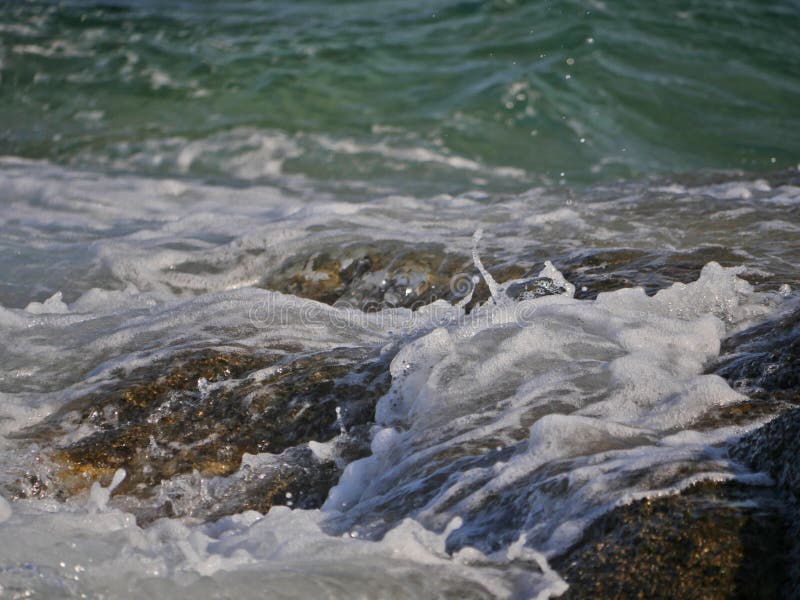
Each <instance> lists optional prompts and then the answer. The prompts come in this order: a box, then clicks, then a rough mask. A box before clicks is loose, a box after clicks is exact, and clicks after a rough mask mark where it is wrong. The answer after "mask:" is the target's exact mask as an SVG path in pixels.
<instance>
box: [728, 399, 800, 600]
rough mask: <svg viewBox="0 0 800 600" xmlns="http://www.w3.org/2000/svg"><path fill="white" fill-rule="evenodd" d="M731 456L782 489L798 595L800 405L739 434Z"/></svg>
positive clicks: (794, 593) (794, 595)
mask: <svg viewBox="0 0 800 600" xmlns="http://www.w3.org/2000/svg"><path fill="white" fill-rule="evenodd" d="M729 454H730V455H731V457H733V458H735V459H737V460H740V461H742V462H743V463H745V464H747V465H749V466H751V467H752V468H753V469H756V470H758V471H765V472H767V473H769V475H770V476H771V477H772V478H773V479H774V480H775V483H776V485H777V486H778V487H779V489H781V490H783V492H784V502H785V506H786V511H787V514H788V515H789V523H788V527H789V530H788V531H789V534H788V537H789V539H790V540H791V541H792V544H791V545H790V547H789V550H788V553H789V554H788V560H789V564H790V579H791V593H790V594H789V595H790V597H792V598H800V460H799V459H800V409H794V410H791V411H789V412H786V413H784V414H782V415H780V416H778V417H776V418H775V419H773V420H772V421H770V422H769V423H767V424H766V425H764V426H763V427H760V428H759V429H756V430H755V431H752V432H750V433H749V434H747V435H745V436H744V437H742V438H741V439H740V440H739V441H738V442H737V443H736V444H734V445H733V447H731V449H730V450H729Z"/></svg>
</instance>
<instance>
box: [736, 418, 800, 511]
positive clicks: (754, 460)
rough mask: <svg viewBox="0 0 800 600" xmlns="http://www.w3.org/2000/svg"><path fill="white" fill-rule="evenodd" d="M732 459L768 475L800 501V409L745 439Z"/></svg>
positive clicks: (739, 443)
mask: <svg viewBox="0 0 800 600" xmlns="http://www.w3.org/2000/svg"><path fill="white" fill-rule="evenodd" d="M730 455H731V456H732V457H734V458H736V459H737V460H740V461H742V462H744V463H746V464H748V465H750V466H751V467H753V468H755V469H757V470H759V471H766V472H767V473H769V474H770V475H771V476H772V478H773V479H774V480H775V482H776V483H777V485H778V486H780V487H781V488H783V489H785V490H787V491H788V492H790V493H792V494H793V495H794V496H795V498H797V499H798V500H800V460H798V459H799V458H800V409H794V410H791V411H789V412H786V413H784V414H782V415H780V416H778V417H776V418H774V419H773V420H772V421H770V422H769V423H767V424H766V425H764V426H763V427H760V428H759V429H757V430H755V431H753V432H751V433H749V434H748V435H746V436H744V437H742V438H741V439H740V440H739V441H738V442H737V443H736V444H735V445H734V446H733V447H732V448H731V449H730Z"/></svg>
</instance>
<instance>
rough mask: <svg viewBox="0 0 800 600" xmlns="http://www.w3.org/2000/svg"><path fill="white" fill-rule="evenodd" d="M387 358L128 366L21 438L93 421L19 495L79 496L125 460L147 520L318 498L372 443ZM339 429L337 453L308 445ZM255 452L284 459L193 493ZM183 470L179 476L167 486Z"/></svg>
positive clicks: (332, 356) (363, 353)
mask: <svg viewBox="0 0 800 600" xmlns="http://www.w3.org/2000/svg"><path fill="white" fill-rule="evenodd" d="M387 366H388V358H387V357H382V356H380V355H376V354H375V353H373V352H371V351H368V350H361V349H348V348H343V349H337V350H332V351H327V352H318V353H311V354H305V355H296V354H293V353H291V352H286V351H277V350H273V351H271V352H265V353H263V354H246V353H243V352H227V351H226V352H220V351H216V350H204V351H200V352H199V353H194V354H189V355H186V354H183V355H179V356H175V357H172V358H171V359H170V360H168V361H164V362H162V363H158V364H155V365H151V366H148V367H144V368H140V369H136V370H134V371H133V372H131V373H129V374H120V379H119V380H118V381H117V382H115V383H114V384H113V385H111V386H110V387H108V388H106V389H104V390H102V391H100V392H97V393H94V394H91V395H90V396H87V397H84V398H80V399H78V400H76V401H74V402H71V403H70V404H69V405H68V406H66V407H64V408H63V409H62V410H60V411H59V412H58V413H57V414H55V415H53V416H52V417H50V418H49V419H47V420H46V422H45V423H43V424H40V425H38V426H36V427H35V428H32V429H29V430H27V431H25V432H23V433H22V434H20V435H19V437H21V438H23V439H26V440H28V441H29V442H41V441H46V440H53V439H55V440H56V442H55V443H56V444H58V442H57V440H58V438H59V437H61V436H63V435H65V434H69V433H72V432H73V431H74V430H75V429H78V428H80V427H90V428H91V430H92V432H91V433H89V434H88V435H84V436H82V437H80V438H79V439H77V440H76V441H71V442H67V443H63V442H62V443H61V445H60V446H59V447H58V448H57V449H56V450H54V451H51V452H50V453H49V456H50V459H51V460H52V461H53V463H54V473H53V474H52V475H51V476H50V477H49V480H48V481H47V482H45V483H44V484H43V485H42V484H41V482H40V483H39V488H38V489H36V490H34V489H33V486H32V485H28V486H27V487H26V488H23V490H22V491H20V492H18V495H23V494H24V493H27V494H32V493H39V494H41V493H43V492H44V491H45V489H47V491H48V493H51V494H56V495H58V496H60V497H68V496H72V495H74V494H77V493H81V492H83V491H85V490H86V489H87V488H88V487H89V486H90V485H91V483H92V482H94V481H98V480H99V481H100V482H101V483H103V484H107V483H108V481H109V480H110V478H111V476H112V475H113V473H114V472H115V471H116V470H117V469H120V468H122V469H125V471H126V473H127V476H126V478H125V480H124V482H123V483H122V485H120V486H119V487H118V488H117V490H116V492H115V493H116V494H118V495H123V496H131V497H133V498H135V500H134V499H129V500H128V501H126V506H127V507H128V508H130V509H131V510H133V512H134V513H135V514H137V516H139V517H140V518H143V519H144V520H149V519H152V518H156V517H158V516H173V515H187V514H192V515H196V516H206V517H207V516H210V515H215V516H221V515H222V514H231V513H234V512H240V511H241V510H245V509H248V508H252V509H256V510H261V511H266V510H268V509H269V507H270V506H271V505H272V504H286V503H287V502H291V504H293V505H295V506H300V507H304V508H312V507H316V506H319V505H320V504H321V503H322V502H323V501H324V499H325V496H326V495H327V491H328V489H329V488H330V487H331V486H332V485H333V484H335V482H336V479H337V478H338V475H339V473H340V470H341V467H342V465H343V464H344V462H346V461H348V460H352V459H353V458H354V457H357V456H360V455H362V454H363V453H364V452H366V451H367V448H366V445H365V444H366V443H367V439H366V437H367V436H366V431H362V430H363V429H364V425H365V424H367V423H370V422H371V421H372V420H373V412H374V404H375V401H376V399H377V398H378V397H379V396H380V395H381V394H382V393H383V391H384V390H385V388H386V385H387V383H388V373H387V371H386V370H387ZM73 435H74V434H73ZM334 438H337V440H338V447H337V448H336V449H335V450H336V452H330V453H329V454H330V456H326V455H323V456H322V457H318V456H315V455H314V454H313V453H312V452H311V451H310V450H309V449H308V447H307V444H308V443H309V442H316V443H322V442H329V441H331V440H334ZM50 443H52V442H50ZM248 454H249V455H261V454H268V455H271V456H278V457H280V459H279V460H278V461H277V462H276V463H275V464H279V468H276V467H275V464H271V465H269V464H267V462H266V461H262V463H263V466H264V469H262V470H261V471H259V470H258V466H257V463H252V464H251V465H250V466H249V467H248V470H247V472H246V473H244V474H242V476H239V477H238V478H237V480H236V481H231V482H228V483H222V482H217V483H216V484H215V485H216V488H217V489H219V490H223V489H224V490H226V491H227V492H230V491H231V490H232V489H237V490H238V493H237V494H232V493H227V496H226V497H225V498H224V499H222V498H216V497H214V496H213V494H212V496H208V494H207V493H206V494H205V497H203V494H195V493H194V492H192V491H191V488H192V487H193V484H192V483H191V477H194V478H195V479H197V480H198V481H199V480H200V479H202V480H203V481H204V482H207V481H208V480H210V479H213V478H224V477H227V476H231V475H233V474H234V473H237V472H238V471H239V470H240V467H241V465H242V459H243V457H244V456H245V455H248ZM335 458H338V459H339V463H337V462H336V460H335ZM253 465H256V466H253ZM254 471H258V472H254ZM181 476H184V479H183V480H181V481H182V483H177V484H176V483H175V482H174V481H173V483H169V482H170V481H172V480H174V479H176V478H178V479H179V478H180V477H181ZM185 476H189V477H190V479H186V477H185ZM198 478H199V479H198ZM43 486H44V488H45V489H43ZM195 487H196V486H195ZM228 488H230V489H228ZM287 494H288V495H287Z"/></svg>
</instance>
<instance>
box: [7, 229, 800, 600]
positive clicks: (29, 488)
mask: <svg viewBox="0 0 800 600" xmlns="http://www.w3.org/2000/svg"><path fill="white" fill-rule="evenodd" d="M712 257H713V258H715V259H717V260H719V258H720V257H719V253H718V252H716V251H708V252H706V251H698V252H696V253H691V254H675V255H670V256H667V257H666V258H664V257H662V259H660V261H659V262H658V265H654V264H653V261H652V257H651V256H649V255H647V254H646V253H644V252H642V251H635V250H629V249H618V250H607V251H602V252H596V253H594V254H588V255H580V256H578V255H575V256H573V257H562V261H561V264H560V265H559V266H560V267H561V268H562V269H563V270H564V273H565V275H566V277H567V279H568V280H570V281H572V282H574V283H575V284H576V285H577V288H578V290H579V291H578V294H577V295H578V297H580V298H586V299H591V298H594V297H596V295H597V293H599V292H601V291H608V290H612V289H617V288H620V287H627V286H631V285H642V286H644V287H645V289H646V290H647V291H648V293H654V292H655V291H657V290H658V289H661V288H663V287H666V286H668V285H670V284H671V283H673V282H676V281H681V282H684V281H689V280H691V279H692V278H696V276H697V274H698V273H699V271H700V269H701V268H702V265H703V264H705V262H706V261H707V260H708V259H710V258H712ZM723 258H724V259H727V261H728V262H730V263H731V264H734V263H736V262H739V261H740V259H741V257H739V256H738V255H730V256H723ZM570 260H573V261H576V262H574V263H572V264H571V263H570ZM488 262H489V263H490V265H491V267H490V270H491V271H492V272H493V273H494V275H495V277H497V278H498V279H500V280H508V279H520V278H521V281H528V283H526V284H522V285H521V286H520V289H519V290H518V291H519V293H525V292H527V293H534V294H535V295H543V294H547V293H552V292H551V291H549V288H548V285H549V284H548V282H547V281H543V280H542V279H536V278H535V277H534V276H533V274H532V273H531V272H530V270H529V269H527V268H526V267H525V265H520V264H516V263H503V262H502V261H496V262H492V261H488ZM470 265H471V262H470V259H469V258H468V257H466V256H456V255H450V254H447V253H443V252H442V251H441V249H440V248H427V249H422V250H420V249H416V250H415V249H413V248H410V247H408V246H405V245H403V244H402V243H400V242H398V243H396V244H391V245H390V246H389V247H382V248H375V247H370V246H368V245H367V246H365V245H353V246H350V247H346V248H344V249H343V250H341V251H339V252H338V253H335V252H334V251H333V250H332V251H331V252H329V253H315V254H313V255H310V256H302V257H298V258H295V259H293V260H290V261H287V263H286V264H285V265H284V266H283V267H281V269H279V271H278V272H277V273H275V274H273V275H272V276H271V278H268V279H266V280H265V281H264V282H263V285H264V286H265V287H268V288H270V289H275V290H277V291H282V292H285V293H291V294H294V295H298V296H301V297H305V298H310V299H314V300H318V301H320V302H324V303H328V304H332V305H341V304H342V303H345V304H347V305H356V306H359V307H361V308H362V309H364V310H380V309H382V308H386V307H398V306H400V307H407V308H416V307H419V306H422V305H424V304H428V303H429V302H431V301H433V300H435V299H440V298H442V299H445V300H448V301H450V302H456V301H459V300H460V299H462V298H464V297H465V295H466V293H468V292H474V296H473V300H472V301H471V303H470V304H469V305H468V306H467V308H468V309H469V308H470V307H471V306H474V305H475V303H476V302H481V301H483V300H485V299H486V298H488V288H487V287H486V285H485V283H483V282H481V283H479V284H478V285H477V286H476V287H475V289H474V290H472V289H471V288H470V290H468V291H466V290H461V289H457V288H455V287H454V283H453V281H454V278H456V277H458V276H459V275H462V276H463V275H464V274H466V276H467V280H468V281H472V280H473V276H476V275H477V271H475V270H474V268H473V267H471V266H470ZM646 265H650V268H648V267H647V266H646ZM526 277H527V278H528V279H525V278H526ZM475 279H477V277H475ZM752 282H753V283H755V284H756V285H757V286H758V285H761V286H764V287H769V283H768V282H766V281H764V280H758V277H755V278H753V281H752ZM392 356H393V354H392V353H391V352H390V353H386V352H383V353H381V352H377V351H374V352H373V351H366V350H363V349H362V350H355V349H348V348H339V349H335V350H329V351H321V352H315V353H308V352H301V351H300V350H299V349H298V348H294V347H291V346H286V347H280V346H276V347H273V348H269V349H264V350H263V351H260V352H258V353H253V352H252V351H251V350H246V349H241V348H231V349H230V350H224V351H223V350H220V349H209V348H198V349H195V350H191V351H181V352H178V353H176V354H175V355H173V356H172V357H170V358H169V359H165V360H161V361H157V362H155V363H153V364H151V365H149V366H146V367H141V368H138V369H136V370H134V371H132V372H124V373H123V372H120V373H116V374H114V377H113V378H112V380H110V381H108V382H106V384H105V385H104V386H102V387H101V388H99V389H98V390H97V391H95V392H93V393H92V394H89V395H87V396H84V397H81V398H79V399H77V400H75V401H73V402H71V403H69V404H68V405H67V406H65V407H63V408H62V409H61V410H59V411H58V412H57V413H55V414H54V415H51V416H50V417H49V418H47V419H46V420H45V421H44V422H43V423H40V424H38V425H36V426H34V427H32V428H29V429H27V430H24V431H22V432H20V433H18V434H17V436H16V437H17V438H18V439H19V440H20V441H21V442H23V443H26V444H30V445H35V446H38V447H41V448H52V447H53V445H55V446H57V449H56V450H55V451H52V450H50V451H45V452H43V453H42V455H43V457H42V459H41V460H42V468H41V469H40V470H39V471H37V472H33V471H29V472H27V473H26V474H25V475H24V476H21V477H20V478H19V479H18V480H17V482H16V483H15V485H14V487H13V489H10V490H6V491H7V495H8V496H10V497H12V498H15V499H16V498H25V497H46V496H50V497H54V498H58V499H60V500H66V499H68V498H71V497H74V496H76V495H80V494H85V493H86V492H87V491H88V489H89V487H90V486H91V485H92V483H93V482H94V481H100V482H101V484H103V485H108V484H109V482H110V481H111V479H112V477H113V475H114V473H115V471H116V470H117V469H120V468H121V469H125V471H126V474H127V476H126V478H125V480H124V482H123V483H122V484H121V485H120V486H119V487H118V488H117V489H116V490H115V494H114V500H113V502H115V503H116V505H117V506H119V507H121V508H125V509H126V510H128V511H129V512H131V513H133V514H134V515H136V517H137V520H138V522H139V524H140V525H147V524H148V523H151V522H152V521H154V520H155V519H158V518H160V517H186V518H192V519H199V520H209V519H216V518H219V517H222V516H225V515H231V514H235V513H239V512H242V511H244V510H257V511H259V512H267V511H268V510H269V509H270V507H271V506H275V505H286V506H292V507H297V508H318V507H320V506H321V505H322V503H323V502H324V501H325V498H326V497H327V495H328V492H329V490H330V489H331V487H332V486H334V485H335V484H336V482H337V481H338V479H339V476H340V475H341V473H342V471H343V469H344V467H345V466H346V464H347V463H349V462H351V461H352V460H355V459H357V458H360V457H363V456H366V455H367V454H368V453H369V428H370V425H371V424H372V423H373V421H374V411H375V403H376V402H377V400H378V399H379V398H380V397H381V396H382V395H383V394H384V393H385V392H386V390H387V389H388V386H389V384H390V375H389V370H388V367H389V362H390V361H391V358H392ZM709 372H710V373H716V374H718V375H721V376H722V377H724V378H726V379H727V380H728V381H729V383H730V384H731V386H732V387H733V388H734V389H736V390H738V391H741V392H743V393H745V394H746V395H747V396H748V397H749V398H750V401H749V402H748V403H746V404H745V405H740V406H735V407H733V409H732V410H728V411H727V412H726V411H724V410H720V411H719V413H717V414H714V415H709V416H708V419H709V420H710V421H709V422H710V423H713V424H714V425H716V426H718V425H719V424H720V423H721V422H723V423H729V424H735V423H737V422H738V421H740V420H741V419H743V418H748V419H752V418H754V417H759V418H766V417H767V416H768V415H774V414H778V415H779V416H777V417H776V418H775V419H774V420H772V421H770V422H769V423H767V424H766V425H764V426H763V427H761V428H760V429H758V430H756V431H754V432H752V433H750V434H749V435H747V436H745V437H743V438H742V439H741V440H738V441H737V442H736V443H735V444H733V446H731V448H730V452H729V453H730V457H731V458H733V459H734V460H737V461H739V462H742V463H744V464H747V465H749V466H751V467H752V468H753V469H755V470H759V471H765V472H767V473H769V474H770V476H771V477H772V478H773V480H774V482H775V485H774V486H773V487H763V486H761V487H759V486H747V485H743V484H741V483H736V482H704V483H701V484H697V485H694V486H691V487H690V488H688V489H686V490H684V491H683V492H682V493H680V494H676V495H672V496H668V497H659V498H653V499H646V500H640V501H637V502H633V503H631V504H627V505H624V506H619V507H617V508H615V509H614V510H612V511H611V512H609V513H607V514H605V515H603V516H602V517H600V518H599V519H598V520H597V521H596V522H595V523H594V524H593V525H591V526H590V527H589V528H588V530H587V531H586V532H585V533H584V535H583V537H582V539H581V540H580V542H578V543H577V544H575V545H574V546H573V547H572V548H571V549H570V550H569V551H568V552H566V553H564V554H563V555H561V556H558V557H555V558H554V560H553V565H554V567H555V568H556V569H557V570H558V571H559V572H561V573H562V574H563V576H564V577H565V579H566V580H567V581H568V582H569V583H570V589H569V591H568V592H567V594H566V595H565V596H564V597H566V598H637V597H638V598H659V597H664V598H667V597H676V596H677V597H682V598H773V597H781V596H785V597H800V583H798V582H800V578H799V577H800V573H799V571H800V569H799V568H798V565H800V545H798V544H797V543H795V540H797V539H800V520H798V518H797V515H798V514H800V512H798V508H797V506H798V498H800V470H798V469H799V467H798V461H797V456H798V453H800V441H798V440H800V408H794V407H797V406H800V383H799V382H800V310H795V311H794V312H787V313H786V314H785V315H784V316H783V317H781V318H779V319H778V320H776V321H771V322H769V323H764V324H761V325H758V326H756V327H753V328H751V329H749V330H747V331H744V332H741V333H738V334H736V335H734V336H731V337H730V338H729V339H728V340H726V341H725V343H724V345H723V352H722V356H721V358H720V359H719V361H718V362H717V363H716V364H714V365H711V366H710V367H709ZM81 428H88V430H90V431H91V433H89V434H88V435H84V436H77V437H76V436H75V435H74V432H75V431H77V430H81ZM265 452H269V453H270V454H271V455H272V456H275V457H277V458H275V459H274V460H271V461H270V460H259V459H258V458H257V457H256V455H258V454H259V453H265Z"/></svg>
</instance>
